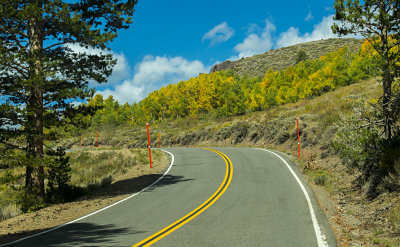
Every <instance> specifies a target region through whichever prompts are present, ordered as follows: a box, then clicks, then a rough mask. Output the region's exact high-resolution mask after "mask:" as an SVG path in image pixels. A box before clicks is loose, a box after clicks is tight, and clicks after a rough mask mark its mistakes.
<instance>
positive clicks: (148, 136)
mask: <svg viewBox="0 0 400 247" xmlns="http://www.w3.org/2000/svg"><path fill="white" fill-rule="evenodd" d="M146 126H147V140H148V143H149V145H148V147H149V160H150V168H153V166H152V164H151V146H150V131H149V123H146Z"/></svg>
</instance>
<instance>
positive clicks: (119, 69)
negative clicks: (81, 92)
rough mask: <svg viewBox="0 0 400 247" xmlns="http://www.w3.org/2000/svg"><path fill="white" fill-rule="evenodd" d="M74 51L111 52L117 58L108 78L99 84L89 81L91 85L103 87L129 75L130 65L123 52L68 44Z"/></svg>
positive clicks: (95, 53)
mask: <svg viewBox="0 0 400 247" xmlns="http://www.w3.org/2000/svg"><path fill="white" fill-rule="evenodd" d="M68 47H69V48H71V49H72V50H73V51H74V52H76V53H86V54H89V55H100V54H111V55H112V56H113V59H117V63H116V64H115V65H114V67H113V72H112V74H111V76H110V77H109V78H108V82H107V83H103V84H99V83H97V82H94V81H91V82H90V86H92V87H104V86H110V85H115V84H117V83H119V82H121V81H122V80H124V79H127V78H128V77H129V75H130V67H129V63H128V59H127V58H126V56H125V55H124V54H123V53H115V52H113V51H102V50H100V49H93V48H84V47H82V46H80V45H78V44H70V45H68Z"/></svg>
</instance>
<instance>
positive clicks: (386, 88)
mask: <svg viewBox="0 0 400 247" xmlns="http://www.w3.org/2000/svg"><path fill="white" fill-rule="evenodd" d="M383 6H384V5H383ZM380 38H381V44H382V47H381V51H382V55H383V61H382V78H383V82H382V84H383V85H382V86H383V96H382V107H383V114H384V118H385V127H384V131H385V138H386V139H391V138H392V126H393V125H392V121H393V120H392V119H393V116H392V115H393V109H392V108H393V107H392V105H391V102H390V101H391V97H392V82H393V78H392V74H391V68H390V62H389V44H388V33H387V29H386V27H383V29H382V31H381V35H380Z"/></svg>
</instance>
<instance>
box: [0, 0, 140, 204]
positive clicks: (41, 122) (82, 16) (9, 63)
mask: <svg viewBox="0 0 400 247" xmlns="http://www.w3.org/2000/svg"><path fill="white" fill-rule="evenodd" d="M136 3H137V0H101V1H100V0H76V1H67V0H65V1H63V0H0V97H1V98H0V115H1V117H0V124H1V128H0V143H2V145H1V147H2V148H4V149H19V150H21V151H22V152H25V155H26V161H25V162H24V164H23V165H24V166H25V167H26V174H25V195H26V196H27V197H38V200H39V201H40V200H44V198H45V188H44V178H45V164H44V163H45V162H44V161H45V153H44V141H45V140H46V139H48V138H49V136H48V134H45V132H44V129H49V128H50V127H52V126H57V125H60V124H62V122H63V120H65V118H64V117H63V116H65V115H66V114H68V112H69V111H70V110H71V109H72V106H71V104H70V102H71V101H72V100H76V99H86V98H88V97H91V96H92V95H93V92H94V91H93V89H89V88H88V82H89V81H90V80H93V81H96V82H98V83H102V82H105V81H106V80H107V77H108V76H109V75H110V74H111V72H112V67H113V65H114V64H115V60H113V59H112V56H111V55H109V54H107V52H102V53H99V54H97V55H93V54H87V53H82V52H81V53H78V52H75V51H74V49H73V47H74V46H75V47H81V48H92V49H98V50H99V51H100V50H101V51H105V50H107V49H109V48H108V46H109V43H110V42H111V41H112V40H113V39H114V38H116V37H117V31H118V30H119V29H126V28H128V27H129V24H130V23H131V22H132V21H131V16H132V15H133V12H134V6H135V4H136ZM17 137H18V138H17Z"/></svg>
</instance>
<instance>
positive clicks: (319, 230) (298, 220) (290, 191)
mask: <svg viewBox="0 0 400 247" xmlns="http://www.w3.org/2000/svg"><path fill="white" fill-rule="evenodd" d="M165 150H166V151H169V152H171V153H172V154H173V156H174V164H173V166H172V169H171V170H170V171H169V173H168V174H167V175H166V176H165V177H164V178H163V179H161V180H160V181H159V182H158V183H157V184H155V185H154V186H152V187H151V188H149V189H147V190H145V191H143V192H141V193H140V194H138V195H136V196H135V197H133V198H130V199H129V200H125V201H123V202H121V203H119V204H117V205H115V206H112V207H110V208H108V209H106V210H103V211H101V212H99V213H96V214H94V215H92V216H90V217H87V218H84V219H81V220H79V221H77V222H74V223H71V224H68V225H66V226H63V227H61V228H58V229H56V230H52V231H50V232H48V233H44V234H41V235H38V236H35V237H32V238H27V239H25V240H23V241H20V242H17V243H14V244H12V245H8V246H29V247H32V246H132V245H137V246H147V245H148V244H153V246H174V247H175V246H327V245H328V244H329V246H336V240H335V238H334V235H333V234H332V231H331V229H330V227H329V224H328V221H327V219H326V217H325V216H324V214H323V213H322V212H321V210H320V209H319V207H318V206H317V204H316V203H315V200H314V199H313V198H312V197H311V198H308V196H309V195H310V196H311V195H312V192H311V190H310V189H309V187H308V186H307V183H306V182H305V181H304V180H303V179H302V177H301V175H299V174H300V173H299V172H298V170H297V168H296V167H295V166H293V165H292V164H291V163H290V162H288V161H286V160H285V159H283V158H282V155H281V154H279V156H278V155H277V154H276V153H272V152H270V151H266V150H261V149H252V148H215V150H218V151H220V152H218V151H217V152H214V151H212V150H205V149H200V148H168V149H165ZM296 174H297V175H296ZM302 187H303V188H302ZM160 231H161V232H160Z"/></svg>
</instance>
